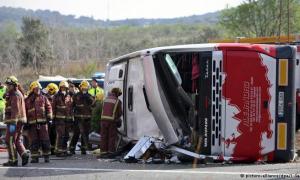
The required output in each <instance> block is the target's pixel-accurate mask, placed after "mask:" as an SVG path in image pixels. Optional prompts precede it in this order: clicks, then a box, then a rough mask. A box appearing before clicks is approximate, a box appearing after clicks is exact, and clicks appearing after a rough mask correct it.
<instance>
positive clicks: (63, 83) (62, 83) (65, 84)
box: [59, 81, 69, 89]
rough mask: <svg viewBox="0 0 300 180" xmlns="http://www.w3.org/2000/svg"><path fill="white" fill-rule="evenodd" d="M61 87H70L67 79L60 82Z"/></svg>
mask: <svg viewBox="0 0 300 180" xmlns="http://www.w3.org/2000/svg"><path fill="white" fill-rule="evenodd" d="M61 87H65V88H69V83H68V82H67V81H61V82H60V83H59V89H60V88H61Z"/></svg>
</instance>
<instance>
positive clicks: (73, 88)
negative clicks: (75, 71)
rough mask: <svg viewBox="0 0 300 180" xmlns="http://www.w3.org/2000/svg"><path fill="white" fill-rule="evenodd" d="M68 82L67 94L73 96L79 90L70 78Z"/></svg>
mask: <svg viewBox="0 0 300 180" xmlns="http://www.w3.org/2000/svg"><path fill="white" fill-rule="evenodd" d="M68 84H69V94H70V95H71V96H72V97H73V96H74V95H75V94H76V93H78V92H79V89H78V88H77V87H76V86H75V84H74V83H73V81H71V80H68Z"/></svg>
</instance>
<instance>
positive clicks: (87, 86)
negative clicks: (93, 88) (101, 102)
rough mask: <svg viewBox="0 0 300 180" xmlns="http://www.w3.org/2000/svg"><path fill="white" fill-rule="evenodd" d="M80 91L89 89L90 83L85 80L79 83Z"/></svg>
mask: <svg viewBox="0 0 300 180" xmlns="http://www.w3.org/2000/svg"><path fill="white" fill-rule="evenodd" d="M79 87H80V89H88V88H89V87H90V83H89V82H88V81H87V80H83V81H81V83H80V85H79Z"/></svg>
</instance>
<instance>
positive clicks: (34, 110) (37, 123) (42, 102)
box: [25, 81, 52, 163]
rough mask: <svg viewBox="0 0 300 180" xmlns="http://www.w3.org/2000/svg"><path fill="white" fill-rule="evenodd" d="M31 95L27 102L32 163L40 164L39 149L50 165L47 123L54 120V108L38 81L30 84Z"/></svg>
mask: <svg viewBox="0 0 300 180" xmlns="http://www.w3.org/2000/svg"><path fill="white" fill-rule="evenodd" d="M29 89H30V94H29V95H28V97H27V98H26V100H25V104H26V115H27V123H28V124H29V141H30V152H31V163H38V162H39V156H40V154H39V149H40V148H41V149H42V155H43V157H44V161H45V163H49V155H50V140H49V134H48V125H47V121H48V120H52V107H51V104H50V101H49V100H48V98H47V97H46V96H44V95H42V94H41V90H42V86H41V84H40V83H39V82H38V81H34V82H32V83H31V84H30V87H29Z"/></svg>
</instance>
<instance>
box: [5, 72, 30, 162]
mask: <svg viewBox="0 0 300 180" xmlns="http://www.w3.org/2000/svg"><path fill="white" fill-rule="evenodd" d="M5 83H6V84H7V88H8V92H7V93H6V95H5V100H6V106H5V119H4V123H5V124H6V136H5V141H6V144H7V152H8V158H9V160H8V162H6V163H4V164H3V166H18V155H17V152H18V154H19V155H20V156H21V158H22V166H25V165H26V164H27V163H28V159H29V155H28V154H27V152H26V149H25V147H24V144H23V143H22V141H21V137H22V131H23V126H24V124H25V123H26V122H27V118H26V110H25V101H24V95H23V94H22V92H21V91H20V89H19V87H20V85H19V81H18V79H17V78H16V77H15V76H10V77H8V78H7V79H6V81H5Z"/></svg>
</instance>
